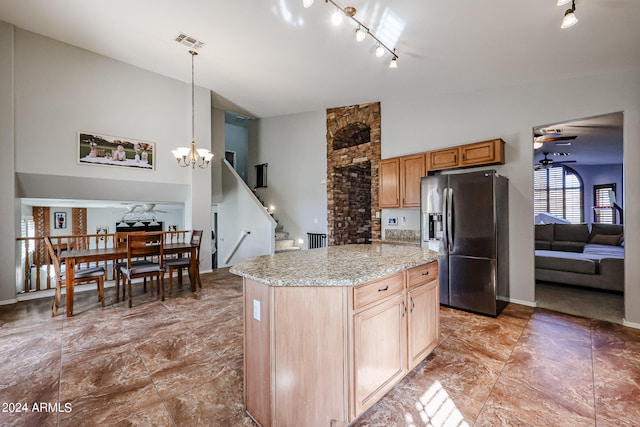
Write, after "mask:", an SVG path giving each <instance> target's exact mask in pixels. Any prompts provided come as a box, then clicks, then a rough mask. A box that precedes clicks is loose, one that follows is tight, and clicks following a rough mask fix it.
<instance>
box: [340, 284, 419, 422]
mask: <svg viewBox="0 0 640 427" xmlns="http://www.w3.org/2000/svg"><path fill="white" fill-rule="evenodd" d="M353 327H354V333H353V338H354V348H353V372H354V398H355V414H353V417H352V418H355V417H357V416H358V415H360V414H361V413H362V412H363V411H364V410H365V409H367V408H368V407H370V406H371V405H373V404H374V403H375V402H376V401H378V399H380V398H381V397H382V396H383V395H384V394H385V393H386V392H387V391H389V390H390V389H391V388H392V387H393V386H394V384H395V383H396V382H397V381H399V380H400V378H402V377H403V376H404V375H405V373H406V372H407V371H406V357H407V356H406V345H407V344H406V330H407V329H406V328H407V325H406V305H405V298H404V292H399V293H397V294H396V295H394V296H392V297H389V298H388V299H385V300H384V301H383V302H381V303H380V304H378V305H375V306H373V307H371V308H368V309H366V310H363V311H361V312H359V313H357V314H355V315H354V318H353Z"/></svg>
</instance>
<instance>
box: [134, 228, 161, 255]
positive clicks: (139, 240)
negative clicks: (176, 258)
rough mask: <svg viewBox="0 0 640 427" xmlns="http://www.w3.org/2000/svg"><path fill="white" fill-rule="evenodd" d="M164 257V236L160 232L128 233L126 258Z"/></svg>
mask: <svg viewBox="0 0 640 427" xmlns="http://www.w3.org/2000/svg"><path fill="white" fill-rule="evenodd" d="M163 255H164V236H163V233H162V232H157V233H156V232H150V233H144V232H143V233H140V234H138V233H129V234H128V236H127V258H128V259H129V262H130V261H131V259H132V258H138V257H146V256H158V257H160V258H161V259H162V257H163Z"/></svg>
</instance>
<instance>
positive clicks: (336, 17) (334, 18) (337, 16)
mask: <svg viewBox="0 0 640 427" xmlns="http://www.w3.org/2000/svg"><path fill="white" fill-rule="evenodd" d="M331 22H332V23H333V25H340V24H341V23H342V12H341V11H340V9H337V8H336V11H335V12H333V15H331Z"/></svg>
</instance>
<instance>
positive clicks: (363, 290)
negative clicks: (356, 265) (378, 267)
mask: <svg viewBox="0 0 640 427" xmlns="http://www.w3.org/2000/svg"><path fill="white" fill-rule="evenodd" d="M403 289H404V280H403V277H402V273H398V274H394V275H393V276H389V277H385V278H384V279H380V280H376V281H373V282H367V283H365V284H362V285H359V286H357V287H355V288H354V290H353V308H354V309H355V310H357V309H359V308H361V307H364V306H366V305H369V304H371V303H374V302H376V301H380V300H382V299H385V298H387V297H390V296H392V295H393V294H396V293H398V292H401V291H402V290H403Z"/></svg>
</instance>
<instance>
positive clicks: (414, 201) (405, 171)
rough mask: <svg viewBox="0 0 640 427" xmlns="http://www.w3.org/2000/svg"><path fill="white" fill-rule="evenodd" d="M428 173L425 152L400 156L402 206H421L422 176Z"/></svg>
mask: <svg viewBox="0 0 640 427" xmlns="http://www.w3.org/2000/svg"><path fill="white" fill-rule="evenodd" d="M426 174H427V171H426V170H425V160H424V154H416V155H413V156H404V157H400V198H401V200H400V206H401V207H404V208H414V207H420V178H422V177H423V176H425V175H426Z"/></svg>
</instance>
